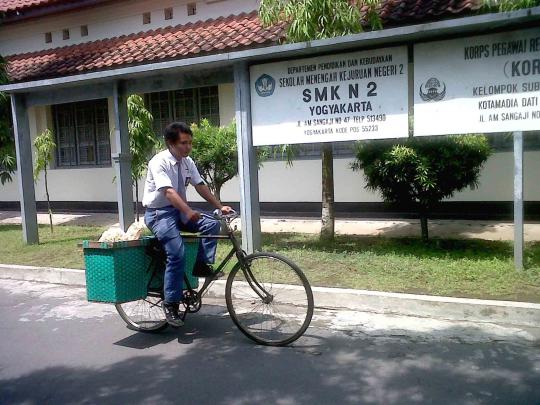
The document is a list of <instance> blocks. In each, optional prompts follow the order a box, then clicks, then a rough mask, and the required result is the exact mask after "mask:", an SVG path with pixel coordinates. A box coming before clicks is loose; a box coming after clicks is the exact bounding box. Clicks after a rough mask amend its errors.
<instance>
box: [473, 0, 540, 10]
mask: <svg viewBox="0 0 540 405" xmlns="http://www.w3.org/2000/svg"><path fill="white" fill-rule="evenodd" d="M539 5H540V0H484V5H483V7H482V11H483V12H492V11H498V12H505V11H514V10H521V9H523V8H531V7H537V6H539Z"/></svg>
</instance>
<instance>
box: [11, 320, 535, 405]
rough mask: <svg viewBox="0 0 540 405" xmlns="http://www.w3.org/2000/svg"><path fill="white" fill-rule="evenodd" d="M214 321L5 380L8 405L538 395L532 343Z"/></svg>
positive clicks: (137, 338) (521, 399) (516, 398)
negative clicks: (260, 340) (302, 330)
mask: <svg viewBox="0 0 540 405" xmlns="http://www.w3.org/2000/svg"><path fill="white" fill-rule="evenodd" d="M216 319H217V318H216V317H210V316H200V317H197V318H193V321H192V322H191V323H190V326H189V327H188V328H187V329H178V330H172V329H171V330H169V331H167V332H165V333H163V334H158V335H148V334H133V335H131V336H129V337H126V338H124V339H122V340H120V341H118V342H116V343H115V345H116V347H118V346H122V347H121V348H118V350H120V351H121V352H122V353H124V356H126V357H127V358H123V359H121V360H119V361H111V363H110V364H107V365H104V366H80V367H74V366H67V365H57V366H52V367H47V368H44V369H39V370H35V371H32V372H30V373H27V374H24V375H20V376H16V377H12V378H4V379H2V380H1V381H0V402H1V403H5V404H8V403H30V404H34V403H35V404H41V403H70V404H80V403H100V404H118V403H128V404H131V403H158V402H159V403H186V404H205V403H215V404H218V403H219V404H258V403H270V404H277V403H279V404H321V403H346V404H381V403H385V404H394V403H399V404H403V403H411V404H422V403H460V404H461V403H486V404H488V403H489V404H497V403H528V404H534V403H538V399H539V398H540V385H539V384H538V381H539V378H540V371H539V370H540V368H539V365H540V364H539V363H540V358H539V357H538V351H536V352H535V348H532V347H530V346H520V345H512V344H507V343H489V344H488V343H475V344H462V343H460V342H458V341H429V340H428V341H423V342H418V341H411V340H410V339H406V338H403V337H395V336H394V337H390V336H388V335H387V336H385V337H378V338H373V337H366V336H361V334H356V335H355V334H354V333H353V334H351V335H349V336H347V335H346V334H342V333H338V332H328V331H324V330H318V329H310V330H309V331H308V334H307V335H306V336H305V337H304V338H302V339H301V340H299V341H298V343H297V344H295V345H293V346H292V347H285V348H269V347H263V346H257V345H255V344H252V343H251V342H250V341H248V340H247V339H245V338H244V337H243V336H242V335H241V334H240V333H239V332H238V331H237V330H235V329H234V326H233V325H232V324H231V323H230V322H229V321H228V320H225V319H222V321H218V320H216ZM225 321H226V322H225ZM450 333H451V331H450ZM381 334H384V332H383V331H381ZM186 344H188V345H189V347H188V348H186V347H185V345H186ZM126 348H133V349H137V350H135V351H130V350H126ZM149 348H150V349H149ZM141 349H146V350H147V351H145V352H144V355H141V351H140V350H141ZM157 349H159V351H158V350H157ZM66 350H70V349H69V348H66ZM94 350H113V351H114V350H115V349H114V346H113V348H110V347H102V348H99V349H97V348H96V349H94ZM116 357H117V356H116Z"/></svg>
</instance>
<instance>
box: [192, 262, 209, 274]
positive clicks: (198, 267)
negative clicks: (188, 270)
mask: <svg viewBox="0 0 540 405" xmlns="http://www.w3.org/2000/svg"><path fill="white" fill-rule="evenodd" d="M193 275H194V276H195V277H211V276H213V275H214V269H213V268H212V266H210V265H209V264H206V263H202V262H196V263H195V266H194V267H193Z"/></svg>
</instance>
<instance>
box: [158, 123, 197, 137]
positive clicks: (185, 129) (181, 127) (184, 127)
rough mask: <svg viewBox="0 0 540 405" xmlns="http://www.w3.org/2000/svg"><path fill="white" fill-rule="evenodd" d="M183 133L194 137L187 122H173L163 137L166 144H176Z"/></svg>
mask: <svg viewBox="0 0 540 405" xmlns="http://www.w3.org/2000/svg"><path fill="white" fill-rule="evenodd" d="M181 133H182V134H188V135H191V136H193V132H192V131H191V128H190V127H189V125H188V124H186V123H185V122H171V123H170V124H169V125H167V127H166V128H165V131H163V137H164V138H165V142H176V141H177V140H178V139H179V138H180V134H181Z"/></svg>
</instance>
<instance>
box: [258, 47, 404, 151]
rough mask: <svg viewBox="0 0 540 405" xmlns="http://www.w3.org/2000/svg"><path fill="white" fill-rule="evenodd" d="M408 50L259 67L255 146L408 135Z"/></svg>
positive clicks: (392, 49)
mask: <svg viewBox="0 0 540 405" xmlns="http://www.w3.org/2000/svg"><path fill="white" fill-rule="evenodd" d="M407 63H408V59H407V47H405V46H402V47H395V48H385V49H377V50H371V51H362V52H353V53H345V54H336V55H325V56H320V57H316V58H307V59H296V60H287V61H283V62H276V63H268V64H263V65H255V66H252V67H251V69H250V78H251V110H252V120H253V145H254V146H260V145H279V144H298V143H314V142H336V141H351V140H360V139H382V138H400V137H407V136H408V86H407V81H408V72H407Z"/></svg>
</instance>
